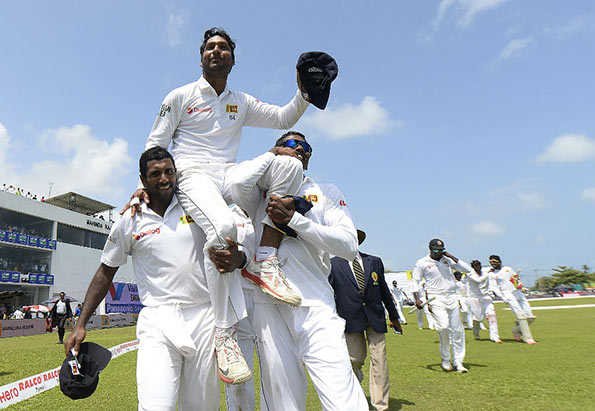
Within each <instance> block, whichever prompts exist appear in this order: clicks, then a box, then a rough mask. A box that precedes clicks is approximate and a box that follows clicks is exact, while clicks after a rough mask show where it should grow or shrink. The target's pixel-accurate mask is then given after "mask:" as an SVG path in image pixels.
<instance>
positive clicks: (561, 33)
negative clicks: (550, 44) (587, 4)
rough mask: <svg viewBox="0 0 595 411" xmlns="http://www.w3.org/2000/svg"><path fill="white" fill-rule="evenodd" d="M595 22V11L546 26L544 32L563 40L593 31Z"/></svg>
mask: <svg viewBox="0 0 595 411" xmlns="http://www.w3.org/2000/svg"><path fill="white" fill-rule="evenodd" d="M594 23H595V13H587V14H582V15H579V16H576V17H573V18H572V19H571V20H569V21H566V22H564V23H562V24H559V25H557V26H552V27H546V28H545V29H544V30H543V34H544V35H546V36H552V37H554V38H556V39H558V40H563V39H565V38H567V37H570V36H573V35H575V34H578V33H582V32H587V31H593V25H594Z"/></svg>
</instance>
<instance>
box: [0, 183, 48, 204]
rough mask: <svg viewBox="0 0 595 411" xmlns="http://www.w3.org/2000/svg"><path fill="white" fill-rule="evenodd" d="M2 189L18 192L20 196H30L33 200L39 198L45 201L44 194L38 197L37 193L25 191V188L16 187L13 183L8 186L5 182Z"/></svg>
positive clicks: (12, 192) (8, 191)
mask: <svg viewBox="0 0 595 411" xmlns="http://www.w3.org/2000/svg"><path fill="white" fill-rule="evenodd" d="M2 191H5V192H7V193H11V194H16V195H18V196H22V197H25V198H30V199H31V200H39V201H42V202H45V197H44V196H41V198H37V194H31V192H30V191H27V193H25V190H23V189H22V188H20V187H15V186H13V185H12V184H10V185H8V186H7V185H6V183H5V184H3V185H2Z"/></svg>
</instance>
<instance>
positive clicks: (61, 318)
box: [50, 291, 72, 344]
mask: <svg viewBox="0 0 595 411" xmlns="http://www.w3.org/2000/svg"><path fill="white" fill-rule="evenodd" d="M64 297H65V294H64V291H62V292H61V293H60V299H59V300H58V301H56V302H55V303H54V306H53V307H52V309H51V310H50V318H51V319H52V328H54V327H58V339H59V340H58V344H64V332H65V330H64V325H65V324H66V320H67V319H69V318H72V308H71V307H70V300H65V299H64Z"/></svg>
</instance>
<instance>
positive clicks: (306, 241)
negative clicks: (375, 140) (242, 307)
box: [232, 131, 368, 411]
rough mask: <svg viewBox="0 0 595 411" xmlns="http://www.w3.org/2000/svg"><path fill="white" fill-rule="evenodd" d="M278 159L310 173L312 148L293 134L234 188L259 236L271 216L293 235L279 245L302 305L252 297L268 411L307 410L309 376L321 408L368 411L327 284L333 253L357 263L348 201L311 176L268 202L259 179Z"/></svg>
mask: <svg viewBox="0 0 595 411" xmlns="http://www.w3.org/2000/svg"><path fill="white" fill-rule="evenodd" d="M275 155H277V156H278V157H281V158H283V157H288V156H293V157H297V158H298V160H299V161H300V162H301V163H302V165H303V169H304V170H307V169H308V165H309V161H310V158H311V155H312V146H311V145H310V144H309V143H308V142H307V141H306V138H305V137H304V136H303V134H302V133H298V132H295V131H290V132H287V133H285V134H284V135H283V136H282V138H281V139H279V140H278V141H277V142H276V143H275V147H273V148H272V149H271V151H270V152H267V153H264V154H262V155H260V156H258V157H256V158H255V159H253V160H248V161H244V162H242V163H240V164H239V165H238V169H241V170H242V173H239V174H238V175H239V176H244V178H243V179H241V178H238V179H237V180H235V181H233V182H232V187H233V189H234V190H235V192H236V194H237V197H238V198H239V197H240V196H243V201H244V204H246V205H247V206H250V207H251V210H252V212H253V214H252V215H255V216H256V217H255V218H254V221H255V224H254V226H255V227H254V228H255V230H256V231H259V230H262V227H261V226H260V224H259V223H260V222H261V221H262V220H263V219H265V218H264V217H265V216H266V217H267V218H268V219H270V220H271V221H272V222H274V223H276V224H280V225H282V226H284V227H287V228H289V229H291V230H292V231H290V232H291V235H286V236H285V237H284V238H283V241H282V242H281V245H280V247H279V258H280V259H281V260H285V264H284V265H283V271H284V272H285V274H286V277H287V279H286V280H287V282H288V283H289V285H290V286H291V288H292V289H294V290H296V292H297V293H298V294H299V295H300V296H301V298H302V304H301V305H300V306H299V307H288V306H287V305H286V304H280V303H279V302H278V300H275V299H273V298H271V297H269V296H267V295H265V294H264V293H254V315H253V318H252V324H253V326H254V331H255V332H256V334H257V336H258V339H257V341H258V349H259V354H260V365H261V377H262V384H263V397H264V398H265V401H266V406H267V407H268V409H271V410H284V411H293V410H300V411H303V410H305V409H306V393H307V390H308V379H307V376H306V370H307V372H308V374H309V375H310V378H311V380H312V383H313V385H314V387H315V388H316V392H317V393H318V398H319V399H320V402H321V407H322V409H323V410H341V411H364V410H365V411H367V410H368V404H367V401H366V397H365V396H364V392H363V390H362V388H361V386H360V384H359V383H358V381H357V379H356V378H355V375H354V374H353V371H352V367H351V363H350V360H349V353H348V350H347V345H346V342H345V336H344V334H343V331H344V329H345V323H344V321H343V320H342V319H341V318H340V317H339V316H338V315H337V312H336V308H335V301H334V297H333V294H334V293H333V289H332V287H331V286H330V284H329V282H328V275H329V273H330V269H331V262H330V254H333V255H337V256H341V257H343V258H346V259H350V260H353V258H354V257H355V254H356V253H357V237H356V230H355V226H354V225H353V222H352V221H351V217H350V215H349V210H348V208H347V204H346V202H345V198H344V196H343V194H342V193H341V191H340V190H339V189H338V188H337V187H335V186H334V185H332V184H319V183H316V182H315V181H314V180H313V179H312V178H311V177H304V180H303V182H302V184H301V187H300V188H299V191H298V193H297V196H295V197H285V198H281V197H278V196H270V198H266V197H265V196H263V191H262V190H261V188H260V187H259V186H258V184H257V181H258V179H259V174H260V173H262V171H263V170H265V169H266V167H267V164H268V163H269V162H270V161H272V159H273V157H274V156H275ZM308 201H309V202H310V203H311V204H309V205H308V204H307V202H308ZM248 214H250V210H248ZM250 269H251V265H250V264H249V265H248V267H247V268H246V269H245V270H242V275H243V276H244V277H245V278H251V277H253V274H252V273H251V272H250V271H249V270H250ZM251 280H253V281H254V278H251Z"/></svg>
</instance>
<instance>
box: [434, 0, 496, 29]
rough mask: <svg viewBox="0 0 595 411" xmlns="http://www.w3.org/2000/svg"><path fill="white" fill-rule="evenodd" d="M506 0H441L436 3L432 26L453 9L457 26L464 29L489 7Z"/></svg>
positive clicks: (435, 26)
mask: <svg viewBox="0 0 595 411" xmlns="http://www.w3.org/2000/svg"><path fill="white" fill-rule="evenodd" d="M506 1H507V0H442V1H441V2H440V5H438V12H437V15H436V18H435V19H434V28H437V27H438V26H439V25H440V23H441V22H442V21H443V20H444V18H445V16H446V14H447V13H448V12H449V11H450V10H452V9H454V10H455V12H456V15H457V23H456V24H457V27H459V28H461V29H465V28H467V27H469V26H470V25H471V24H473V22H474V21H475V18H476V17H477V16H478V15H479V14H481V13H484V12H486V11H488V10H490V9H494V8H496V7H497V6H499V5H501V4H503V3H505V2H506Z"/></svg>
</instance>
